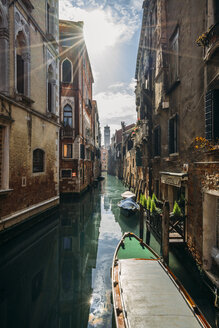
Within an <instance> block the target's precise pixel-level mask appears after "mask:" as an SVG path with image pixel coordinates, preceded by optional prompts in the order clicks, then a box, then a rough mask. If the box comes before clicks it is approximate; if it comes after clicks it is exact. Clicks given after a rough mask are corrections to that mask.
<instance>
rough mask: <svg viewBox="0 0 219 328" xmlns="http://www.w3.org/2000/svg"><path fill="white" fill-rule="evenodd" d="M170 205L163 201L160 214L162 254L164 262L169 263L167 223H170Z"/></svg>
mask: <svg viewBox="0 0 219 328" xmlns="http://www.w3.org/2000/svg"><path fill="white" fill-rule="evenodd" d="M169 212H170V205H169V202H168V201H165V202H164V205H163V215H162V256H163V259H164V262H165V263H166V264H167V265H168V264H169V223H170V217H169Z"/></svg>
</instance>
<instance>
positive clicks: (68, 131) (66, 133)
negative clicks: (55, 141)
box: [61, 126, 75, 138]
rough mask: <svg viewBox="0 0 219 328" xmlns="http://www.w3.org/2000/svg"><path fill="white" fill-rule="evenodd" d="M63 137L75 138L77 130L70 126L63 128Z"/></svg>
mask: <svg viewBox="0 0 219 328" xmlns="http://www.w3.org/2000/svg"><path fill="white" fill-rule="evenodd" d="M61 137H62V138H75V129H73V128H72V127H70V126H65V127H63V128H61Z"/></svg>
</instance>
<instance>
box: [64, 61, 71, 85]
mask: <svg viewBox="0 0 219 328" xmlns="http://www.w3.org/2000/svg"><path fill="white" fill-rule="evenodd" d="M62 82H65V83H71V82H72V64H71V62H70V60H68V59H65V60H64V61H63V63H62Z"/></svg>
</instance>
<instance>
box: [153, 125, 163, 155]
mask: <svg viewBox="0 0 219 328" xmlns="http://www.w3.org/2000/svg"><path fill="white" fill-rule="evenodd" d="M153 148H154V157H158V156H161V127H160V125H158V126H156V127H155V128H154V147H153Z"/></svg>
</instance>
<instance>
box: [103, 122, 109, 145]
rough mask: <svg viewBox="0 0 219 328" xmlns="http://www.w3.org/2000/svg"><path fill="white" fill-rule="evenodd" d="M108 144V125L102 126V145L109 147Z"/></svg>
mask: <svg viewBox="0 0 219 328" xmlns="http://www.w3.org/2000/svg"><path fill="white" fill-rule="evenodd" d="M109 145H110V127H109V126H108V125H107V126H104V146H105V148H107V147H109Z"/></svg>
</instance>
